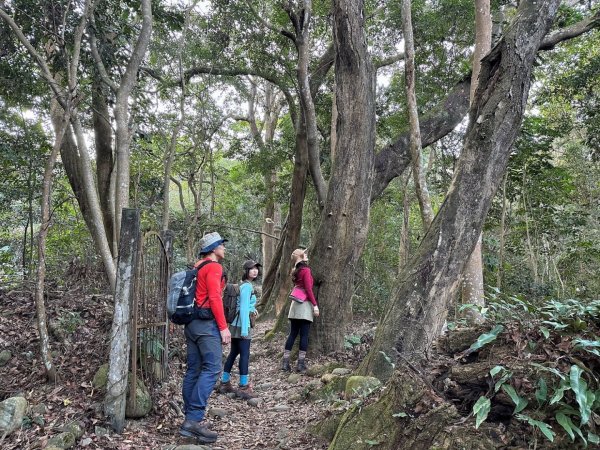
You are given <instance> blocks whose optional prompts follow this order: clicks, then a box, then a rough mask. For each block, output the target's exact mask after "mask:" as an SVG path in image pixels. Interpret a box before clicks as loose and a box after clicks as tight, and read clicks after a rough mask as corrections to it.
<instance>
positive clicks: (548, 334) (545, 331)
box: [540, 327, 550, 339]
mask: <svg viewBox="0 0 600 450" xmlns="http://www.w3.org/2000/svg"><path fill="white" fill-rule="evenodd" d="M540 331H541V332H542V334H543V335H544V337H545V338H546V339H548V338H549V337H550V330H549V329H548V328H546V327H540Z"/></svg>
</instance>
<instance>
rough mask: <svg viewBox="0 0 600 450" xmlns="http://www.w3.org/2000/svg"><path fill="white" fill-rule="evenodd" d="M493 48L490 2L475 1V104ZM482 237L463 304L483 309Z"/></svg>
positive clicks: (475, 314) (470, 313)
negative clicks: (485, 61)
mask: <svg viewBox="0 0 600 450" xmlns="http://www.w3.org/2000/svg"><path fill="white" fill-rule="evenodd" d="M491 47H492V16H491V14H490V0H475V51H474V52H473V73H472V75H471V92H470V101H471V102H473V99H474V97H475V89H476V87H477V79H478V78H479V72H480V71H481V60H482V59H483V57H484V56H485V55H486V54H487V53H488V52H489V51H490V49H491ZM482 241H483V238H482V236H481V235H480V236H479V239H477V244H475V248H474V249H473V253H472V254H471V256H470V257H469V260H468V261H467V265H466V267H465V271H464V273H463V283H462V292H461V296H462V302H463V304H472V305H475V306H478V307H480V308H483V307H484V306H485V299H484V296H483V294H484V292H483V260H482V255H481V244H482ZM466 314H467V318H468V319H470V320H471V321H473V322H475V323H481V322H483V316H482V315H481V313H480V312H479V311H477V310H475V309H467V311H466Z"/></svg>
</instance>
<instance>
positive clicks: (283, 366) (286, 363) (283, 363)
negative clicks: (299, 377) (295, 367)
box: [281, 358, 292, 372]
mask: <svg viewBox="0 0 600 450" xmlns="http://www.w3.org/2000/svg"><path fill="white" fill-rule="evenodd" d="M281 370H283V371H284V372H291V371H292V368H291V367H290V358H283V361H281Z"/></svg>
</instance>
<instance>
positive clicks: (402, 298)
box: [361, 0, 559, 378]
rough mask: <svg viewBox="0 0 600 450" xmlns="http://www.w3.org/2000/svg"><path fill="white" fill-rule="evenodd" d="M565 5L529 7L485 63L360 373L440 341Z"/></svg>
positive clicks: (382, 372) (380, 371)
mask: <svg viewBox="0 0 600 450" xmlns="http://www.w3.org/2000/svg"><path fill="white" fill-rule="evenodd" d="M558 4H559V0H541V1H533V0H527V1H523V2H522V3H521V4H520V6H519V13H518V14H517V16H516V18H515V21H514V23H513V24H512V25H511V27H509V28H508V29H507V34H506V35H505V36H504V38H503V39H502V40H501V41H500V42H499V44H498V45H497V46H496V47H495V48H494V50H493V51H492V52H491V53H490V55H488V56H487V57H486V58H485V59H484V61H483V63H482V70H481V74H480V80H481V81H480V83H479V87H478V89H477V92H476V95H475V99H474V102H473V105H472V107H471V110H470V122H469V128H468V130H467V133H466V136H465V143H464V148H463V151H462V153H461V156H460V158H459V161H458V165H457V169H456V172H455V175H454V178H453V180H452V184H451V186H450V189H449V193H448V196H447V197H446V199H445V201H444V203H443V204H442V207H441V208H440V211H439V212H438V214H437V216H436V218H435V220H434V221H433V223H432V225H431V227H430V228H429V230H428V232H427V233H426V235H425V237H424V238H423V241H422V243H421V245H420V247H419V248H418V250H417V252H416V253H415V255H414V256H413V258H412V259H411V262H410V263H409V265H408V266H407V268H406V270H404V271H403V272H402V275H401V276H400V286H399V288H398V289H397V291H396V293H395V295H394V296H393V298H392V301H391V302H390V306H389V310H388V311H387V313H386V315H385V317H384V319H383V320H382V322H381V323H380V325H379V326H378V328H377V335H376V337H375V341H374V343H373V346H372V348H371V351H370V352H369V355H368V357H367V358H366V359H365V360H364V362H363V364H362V365H361V371H362V372H366V373H372V374H375V375H377V376H380V377H382V378H387V377H389V376H390V375H391V373H392V370H393V368H392V367H393V366H392V365H391V364H390V361H391V362H393V361H395V360H396V359H397V358H398V354H402V355H403V356H404V357H410V356H421V355H422V354H423V353H424V352H426V351H427V350H428V349H429V348H430V347H431V344H432V343H433V341H434V340H435V339H436V338H437V336H438V335H439V332H440V330H441V327H442V324H443V323H444V320H445V317H446V309H447V305H448V302H449V301H450V300H451V299H452V296H453V294H454V292H455V290H456V288H457V285H458V281H459V279H460V274H461V273H462V271H463V269H464V266H465V263H466V261H467V258H468V257H469V256H470V254H471V252H472V250H473V248H474V246H475V244H476V242H477V239H478V237H479V235H480V233H481V229H482V226H483V222H484V220H485V217H486V215H487V212H488V209H489V207H490V204H491V201H492V198H493V196H494V194H495V192H496V190H497V188H498V185H499V184H500V183H501V181H502V176H503V174H504V171H505V170H506V164H507V162H508V158H509V155H510V152H511V150H512V145H513V143H514V141H515V139H516V136H517V133H518V130H519V126H520V124H521V120H522V117H523V112H524V109H525V105H526V102H527V96H528V93H529V87H530V79H531V69H532V65H533V61H534V60H535V56H536V53H537V50H538V48H539V46H540V43H541V42H542V38H543V37H544V35H545V34H546V33H547V32H548V29H549V28H550V24H551V23H552V20H553V18H554V15H555V14H556V11H557V8H558Z"/></svg>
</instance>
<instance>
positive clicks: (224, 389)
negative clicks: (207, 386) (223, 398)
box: [219, 381, 236, 394]
mask: <svg viewBox="0 0 600 450" xmlns="http://www.w3.org/2000/svg"><path fill="white" fill-rule="evenodd" d="M232 392H233V393H235V392H236V390H235V388H234V387H233V385H232V384H231V381H227V382H226V383H224V382H223V381H221V384H220V385H219V394H229V393H232Z"/></svg>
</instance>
